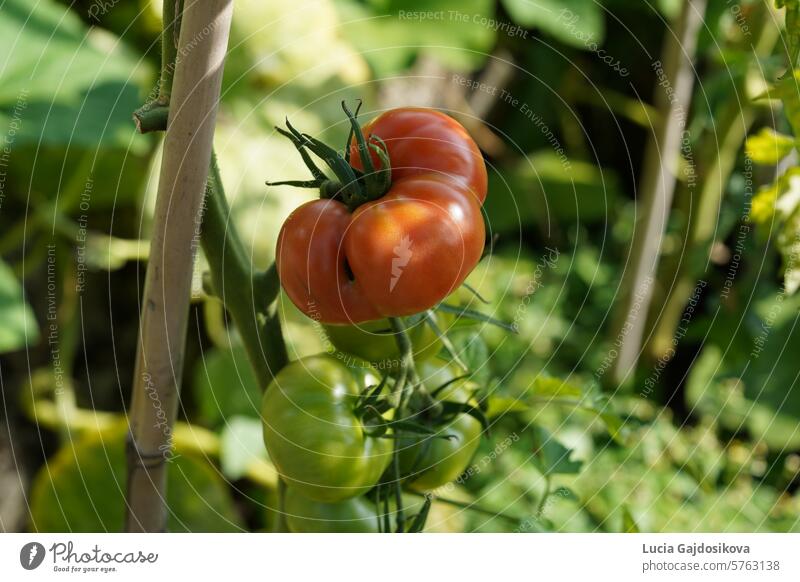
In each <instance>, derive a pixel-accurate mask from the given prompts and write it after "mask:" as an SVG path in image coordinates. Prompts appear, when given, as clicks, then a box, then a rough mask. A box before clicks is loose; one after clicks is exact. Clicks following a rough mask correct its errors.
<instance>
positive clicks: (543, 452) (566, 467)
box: [533, 427, 582, 475]
mask: <svg viewBox="0 0 800 582" xmlns="http://www.w3.org/2000/svg"><path fill="white" fill-rule="evenodd" d="M533 435H534V438H533V442H534V451H533V462H534V464H535V465H536V467H537V468H538V469H539V470H540V471H541V472H542V474H544V475H555V474H562V475H570V474H575V473H578V472H580V470H581V466H582V462H581V461H573V460H571V459H570V456H571V455H572V452H573V451H572V449H568V448H567V447H565V446H564V445H562V444H561V443H560V442H558V441H557V440H556V439H555V437H553V435H551V434H550V433H549V432H548V431H547V430H546V429H544V428H542V427H534V429H533Z"/></svg>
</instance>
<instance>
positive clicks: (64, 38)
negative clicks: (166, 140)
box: [0, 0, 148, 153]
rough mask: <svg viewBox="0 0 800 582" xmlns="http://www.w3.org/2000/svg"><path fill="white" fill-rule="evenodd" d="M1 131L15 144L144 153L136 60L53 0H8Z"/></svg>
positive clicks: (1, 50)
mask: <svg viewBox="0 0 800 582" xmlns="http://www.w3.org/2000/svg"><path fill="white" fill-rule="evenodd" d="M0 54H2V55H5V57H6V58H4V68H3V83H2V84H0V129H3V130H5V128H6V125H10V124H11V123H13V122H14V121H15V120H16V122H17V126H18V127H17V132H16V134H15V136H14V141H15V145H22V144H24V143H30V144H34V145H36V144H39V145H56V144H58V145H69V146H70V147H71V148H76V147H86V148H92V149H95V150H96V149H97V147H98V145H114V146H117V147H119V148H122V149H125V150H131V149H132V153H137V152H138V153H142V152H143V151H145V150H146V149H147V148H148V145H147V143H148V140H147V139H145V138H144V137H143V136H138V135H136V132H135V129H134V126H133V123H132V122H131V112H132V111H133V110H134V109H136V108H137V107H138V106H139V105H140V104H141V98H142V96H141V95H140V86H142V85H143V80H144V79H143V73H146V71H145V70H144V69H143V68H142V67H141V66H140V65H139V63H140V62H141V59H139V58H138V57H136V56H134V54H133V53H132V52H131V51H129V50H128V49H127V48H126V45H125V44H124V43H121V42H120V40H119V39H117V38H115V37H113V36H112V35H110V34H109V33H107V32H105V31H104V30H102V29H100V28H96V27H95V28H88V27H87V26H86V25H85V24H84V23H83V22H82V21H81V20H80V18H79V17H78V15H77V14H76V13H75V12H72V11H71V10H68V9H67V8H66V7H63V6H60V5H58V4H57V3H55V2H53V1H52V0H41V1H39V2H28V1H27V0H6V2H4V3H3V9H2V11H0Z"/></svg>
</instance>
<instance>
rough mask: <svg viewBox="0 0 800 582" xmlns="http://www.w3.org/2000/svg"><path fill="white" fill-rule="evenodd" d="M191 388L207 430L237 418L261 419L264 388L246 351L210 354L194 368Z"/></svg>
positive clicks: (214, 349) (236, 348)
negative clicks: (254, 372) (262, 391)
mask: <svg viewBox="0 0 800 582" xmlns="http://www.w3.org/2000/svg"><path fill="white" fill-rule="evenodd" d="M192 388H193V391H194V397H195V400H196V401H197V403H198V407H199V409H200V417H201V418H202V420H203V422H204V423H205V424H206V425H208V426H218V425H219V424H221V423H222V422H224V420H225V419H226V418H232V417H234V416H249V417H251V418H260V417H261V413H260V410H261V388H260V386H259V385H258V381H257V380H256V377H255V375H254V374H253V369H252V367H251V366H250V362H249V360H248V359H247V354H246V352H245V350H244V348H243V347H240V346H237V347H234V348H233V349H232V350H224V349H220V348H211V349H210V350H207V351H206V352H205V353H204V354H203V357H202V358H200V360H199V361H198V362H197V365H196V367H195V370H194V382H193V383H192Z"/></svg>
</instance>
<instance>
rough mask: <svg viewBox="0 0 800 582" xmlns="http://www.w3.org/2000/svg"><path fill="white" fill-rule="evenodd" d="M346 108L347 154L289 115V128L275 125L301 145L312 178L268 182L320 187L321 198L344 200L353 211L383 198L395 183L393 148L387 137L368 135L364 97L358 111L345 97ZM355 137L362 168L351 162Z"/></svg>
mask: <svg viewBox="0 0 800 582" xmlns="http://www.w3.org/2000/svg"><path fill="white" fill-rule="evenodd" d="M342 109H343V110H344V113H345V115H346V116H347V119H348V120H349V122H350V132H349V135H348V137H347V143H346V144H345V148H344V154H342V153H341V152H338V151H336V150H335V149H333V148H332V147H330V146H329V145H327V144H325V143H324V142H322V141H320V140H318V139H316V138H314V137H312V136H311V135H309V134H307V133H303V132H300V131H298V130H297V129H296V128H295V127H294V126H292V124H291V123H289V119H288V118H287V119H286V129H283V128H280V127H275V130H276V131H277V132H278V133H280V134H281V135H282V136H284V137H285V138H287V139H289V140H290V141H291V142H292V144H293V145H294V147H295V148H296V149H297V151H298V153H299V154H300V157H302V159H303V162H304V163H305V165H306V167H307V168H308V169H309V171H310V172H311V175H312V176H313V178H312V179H311V180H282V181H278V182H267V185H268V186H281V185H284V186H294V187H297V188H317V189H319V192H320V198H329V199H333V200H339V201H340V202H343V203H344V204H345V205H346V206H347V208H348V209H349V210H350V212H353V211H354V210H355V209H356V208H358V207H359V206H361V205H362V204H365V203H367V202H371V201H372V200H377V199H378V198H381V197H382V196H383V195H384V194H386V193H387V192H388V191H389V188H390V187H391V185H392V166H391V161H390V159H389V150H388V148H387V147H386V144H385V143H384V141H383V140H382V139H381V138H380V137H378V136H377V135H370V137H369V139H367V138H365V137H364V132H363V131H362V129H361V124H359V122H358V112H359V110H360V109H361V100H360V99H359V101H358V106H357V107H356V110H355V113H353V112H352V111H350V108H349V107H347V103H345V102H344V101H342ZM353 140H355V144H356V151H357V153H358V158H359V161H360V162H361V168H363V170H362V169H359V168H357V167H355V166H354V165H352V164H351V163H350V150H351V148H350V144H351V143H353ZM309 152H311V153H313V154H314V155H315V156H317V157H318V158H319V159H321V160H322V161H324V162H325V164H326V165H327V166H328V168H329V169H330V171H331V172H332V173H333V174H334V176H335V179H331V178H329V177H328V176H327V175H326V174H325V172H323V171H322V170H321V169H320V168H319V167H318V166H317V165H316V164H315V163H314V160H313V159H312V158H311V155H310V153H309ZM371 152H372V153H374V154H375V156H377V158H378V161H379V164H377V166H376V164H375V163H374V161H373V157H372V155H371Z"/></svg>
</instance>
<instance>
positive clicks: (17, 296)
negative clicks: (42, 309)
mask: <svg viewBox="0 0 800 582" xmlns="http://www.w3.org/2000/svg"><path fill="white" fill-rule="evenodd" d="M37 341H39V328H38V326H37V325H36V318H35V317H34V315H33V310H32V309H31V308H30V306H29V305H28V304H27V303H26V301H25V296H24V291H23V289H22V285H20V284H19V281H17V278H16V276H15V275H14V272H13V271H12V270H11V267H9V266H8V265H6V264H5V263H4V262H3V261H2V260H0V353H3V352H12V351H14V350H18V349H21V348H24V347H25V346H28V345H32V344H35V343H36V342H37Z"/></svg>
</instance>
